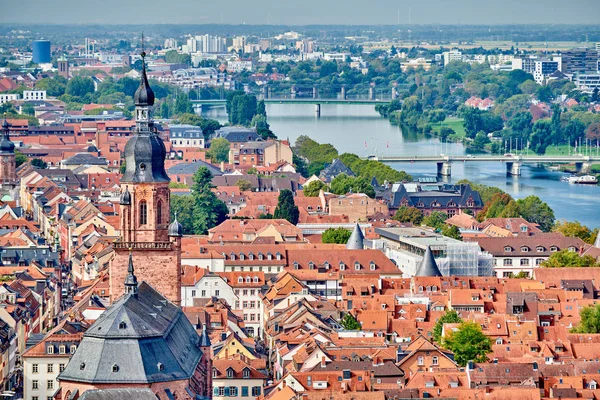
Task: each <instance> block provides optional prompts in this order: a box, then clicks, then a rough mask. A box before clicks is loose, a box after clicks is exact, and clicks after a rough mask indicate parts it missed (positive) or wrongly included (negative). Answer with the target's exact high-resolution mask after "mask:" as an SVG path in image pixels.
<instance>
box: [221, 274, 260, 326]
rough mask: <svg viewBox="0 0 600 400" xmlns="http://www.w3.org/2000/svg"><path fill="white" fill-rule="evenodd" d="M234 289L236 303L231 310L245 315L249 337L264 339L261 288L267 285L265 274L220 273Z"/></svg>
mask: <svg viewBox="0 0 600 400" xmlns="http://www.w3.org/2000/svg"><path fill="white" fill-rule="evenodd" d="M218 275H219V276H221V277H223V279H224V280H225V282H227V283H228V284H229V285H231V287H232V288H233V291H234V294H235V296H236V301H235V303H234V304H233V305H232V307H231V308H233V309H234V310H240V311H241V312H243V313H244V323H245V325H246V332H247V333H248V335H249V336H259V337H262V334H263V332H262V330H261V327H262V326H263V324H262V317H263V314H264V309H263V302H262V292H261V287H262V286H264V285H265V274H264V272H259V271H252V272H219V273H218Z"/></svg>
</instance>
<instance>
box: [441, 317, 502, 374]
mask: <svg viewBox="0 0 600 400" xmlns="http://www.w3.org/2000/svg"><path fill="white" fill-rule="evenodd" d="M442 343H443V346H444V347H446V348H447V349H449V350H450V351H452V352H453V353H454V361H456V363H458V365H460V366H461V367H464V366H465V365H467V363H468V362H469V361H475V362H486V361H487V357H486V354H488V353H490V352H491V351H492V342H491V340H490V338H488V337H487V336H485V334H484V333H483V332H482V330H481V326H480V325H478V324H476V323H474V322H463V323H461V324H460V326H459V327H458V330H457V331H454V332H450V333H449V334H448V335H446V337H445V338H444V339H443V341H442Z"/></svg>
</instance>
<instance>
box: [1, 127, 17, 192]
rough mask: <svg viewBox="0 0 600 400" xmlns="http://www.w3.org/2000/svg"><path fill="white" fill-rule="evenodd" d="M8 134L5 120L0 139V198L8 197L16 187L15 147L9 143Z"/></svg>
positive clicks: (8, 130) (8, 128)
mask: <svg viewBox="0 0 600 400" xmlns="http://www.w3.org/2000/svg"><path fill="white" fill-rule="evenodd" d="M9 133H10V125H9V123H8V121H7V120H6V119H5V120H4V122H3V123H2V137H0V198H2V197H3V196H5V195H9V196H10V192H12V191H13V190H14V189H15V187H16V186H17V174H16V160H15V145H14V143H13V142H11V140H10V136H9ZM11 197H12V196H11Z"/></svg>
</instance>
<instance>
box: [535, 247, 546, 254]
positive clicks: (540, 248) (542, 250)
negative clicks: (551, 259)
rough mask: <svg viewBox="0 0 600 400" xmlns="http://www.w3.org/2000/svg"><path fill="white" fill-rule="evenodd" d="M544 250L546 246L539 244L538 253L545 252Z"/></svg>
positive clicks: (536, 249)
mask: <svg viewBox="0 0 600 400" xmlns="http://www.w3.org/2000/svg"><path fill="white" fill-rule="evenodd" d="M544 250H546V249H545V248H544V246H537V247H536V248H535V251H537V252H538V253H543V252H544Z"/></svg>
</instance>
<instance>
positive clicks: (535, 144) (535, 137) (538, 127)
mask: <svg viewBox="0 0 600 400" xmlns="http://www.w3.org/2000/svg"><path fill="white" fill-rule="evenodd" d="M552 137H553V130H552V123H551V122H550V121H547V120H543V119H540V120H538V121H536V122H535V124H533V129H532V131H531V149H532V150H533V151H534V152H535V153H536V154H538V155H542V154H544V153H546V148H547V147H548V145H549V144H550V143H551V142H552Z"/></svg>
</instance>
